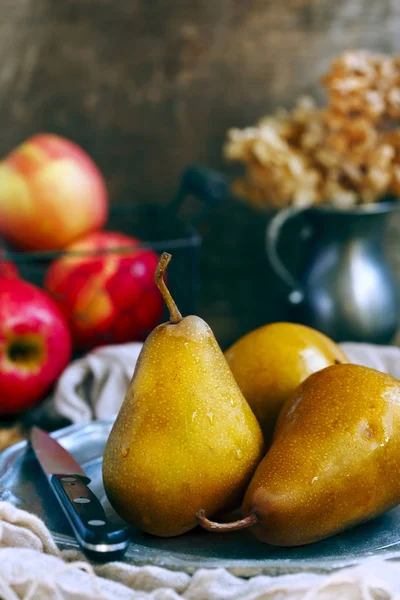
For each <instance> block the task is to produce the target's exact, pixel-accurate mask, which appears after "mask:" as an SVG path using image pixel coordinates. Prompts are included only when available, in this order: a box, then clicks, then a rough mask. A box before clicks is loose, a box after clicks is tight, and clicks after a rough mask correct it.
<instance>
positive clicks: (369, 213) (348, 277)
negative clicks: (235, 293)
mask: <svg viewBox="0 0 400 600" xmlns="http://www.w3.org/2000/svg"><path fill="white" fill-rule="evenodd" d="M396 208H397V206H396V204H395V203H393V202H389V201H388V202H384V203H377V204H371V205H364V206H360V207H356V208H354V209H352V210H347V211H341V210H338V209H334V208H333V207H328V206H327V207H322V206H321V207H313V208H311V209H307V210H300V209H296V208H288V209H283V210H281V211H280V212H278V213H277V214H276V215H275V217H273V219H272V220H271V221H270V222H269V224H268V226H267V232H266V249H267V255H268V258H269V261H270V264H271V266H272V268H273V269H274V271H275V273H276V274H277V275H278V276H279V277H280V278H281V280H283V282H284V283H285V284H286V285H287V286H288V288H289V293H288V301H289V303H290V305H291V307H292V309H293V311H292V314H293V316H294V320H297V321H299V322H302V323H305V324H307V325H310V326H311V327H314V328H315V329H318V330H320V331H322V332H323V333H325V334H326V335H328V336H329V337H331V338H332V339H334V340H336V341H344V340H348V341H350V340H351V341H359V342H371V343H378V344H386V343H389V342H390V341H392V340H393V337H394V335H395V332H396V329H397V326H398V322H399V302H398V293H397V292H398V290H397V285H396V280H395V277H394V275H393V273H392V272H391V269H390V267H389V265H388V263H387V261H386V258H385V255H384V252H383V235H384V231H385V225H386V219H387V216H388V215H389V214H390V213H391V212H392V211H393V210H395V209H396ZM300 214H301V215H302V216H303V217H305V219H306V221H307V224H308V225H309V234H310V236H311V242H312V243H311V251H310V256H309V260H308V264H307V267H306V269H305V271H304V273H303V275H302V277H301V278H300V280H299V281H297V280H296V278H295V277H294V276H293V275H292V274H291V273H290V271H289V270H288V269H287V267H286V266H285V265H284V263H283V262H282V260H281V258H280V256H279V253H278V242H279V240H280V238H281V235H282V234H283V233H284V232H283V227H284V225H285V223H286V222H287V221H288V220H289V219H294V218H296V217H297V216H299V215H300ZM299 223H300V220H299ZM302 227H304V224H303V225H302ZM293 245H295V242H293ZM293 251H295V249H294V248H293Z"/></svg>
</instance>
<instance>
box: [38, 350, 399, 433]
mask: <svg viewBox="0 0 400 600" xmlns="http://www.w3.org/2000/svg"><path fill="white" fill-rule="evenodd" d="M340 346H341V347H342V349H343V351H344V352H345V353H346V354H347V356H348V358H349V360H350V362H353V363H356V364H360V365H365V366H367V367H372V368H373V369H377V370H378V371H383V372H385V373H389V374H391V375H393V377H396V378H398V379H400V348H398V347H395V346H376V345H374V344H356V343H352V342H346V343H343V344H340ZM141 347H142V344H140V343H133V344H121V345H118V346H104V347H102V348H98V349H97V350H94V351H93V352H90V353H89V354H87V355H86V356H85V357H83V358H81V359H79V360H76V361H75V362H73V363H71V365H70V366H69V367H67V369H66V370H65V371H64V373H63V374H62V375H61V377H60V379H59V381H58V385H57V387H56V390H55V394H54V399H53V401H52V404H51V406H49V407H48V409H47V410H54V411H55V412H56V413H57V414H59V415H61V416H62V417H64V418H66V419H68V420H69V421H71V422H72V423H85V422H87V421H90V420H92V419H107V418H111V417H113V416H115V415H116V414H117V412H118V410H119V408H120V406H121V404H122V402H123V400H124V397H125V394H126V391H127V389H128V386H129V382H130V380H131V378H132V375H133V371H134V369H135V365H136V361H137V359H138V356H139V353H140V350H141Z"/></svg>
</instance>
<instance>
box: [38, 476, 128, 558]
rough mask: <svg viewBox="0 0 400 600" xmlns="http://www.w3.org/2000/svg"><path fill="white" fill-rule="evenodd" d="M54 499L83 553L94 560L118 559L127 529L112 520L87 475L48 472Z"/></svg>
mask: <svg viewBox="0 0 400 600" xmlns="http://www.w3.org/2000/svg"><path fill="white" fill-rule="evenodd" d="M49 481H50V485H51V486H52V488H53V490H54V492H55V494H56V497H57V500H58V501H59V503H60V505H61V508H62V509H63V511H64V513H65V515H66V517H67V518H68V520H69V522H70V524H71V527H72V529H73V530H74V533H75V536H76V538H77V540H78V542H79V543H80V545H81V546H82V548H83V549H84V551H85V553H86V554H88V555H89V556H90V557H91V558H94V559H96V560H102V561H104V560H107V561H109V560H117V559H118V558H121V557H122V556H123V554H124V553H125V550H126V549H127V547H128V530H127V528H126V527H124V528H121V527H118V526H116V525H114V524H113V523H111V522H110V521H109V520H108V518H107V516H106V514H105V512H104V509H103V507H102V505H101V503H100V501H99V499H98V498H97V496H95V494H94V493H93V492H92V490H91V489H90V488H89V487H88V485H87V484H88V483H89V482H90V479H89V478H88V477H84V476H82V475H69V474H68V475H65V474H64V475H63V474H60V475H58V474H57V475H50V477H49Z"/></svg>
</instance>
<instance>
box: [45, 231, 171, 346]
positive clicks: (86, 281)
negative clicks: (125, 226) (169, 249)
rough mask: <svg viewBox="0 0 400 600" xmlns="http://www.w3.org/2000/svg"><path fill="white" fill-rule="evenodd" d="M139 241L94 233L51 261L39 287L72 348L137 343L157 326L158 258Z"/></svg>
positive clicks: (159, 301)
mask: <svg viewBox="0 0 400 600" xmlns="http://www.w3.org/2000/svg"><path fill="white" fill-rule="evenodd" d="M140 243H141V242H140V240H138V239H136V238H132V237H129V236H127V235H123V234H121V233H112V232H107V231H103V232H98V233H93V234H90V235H88V236H86V237H85V238H84V239H82V240H81V241H79V242H76V243H75V244H72V245H71V246H69V247H68V251H69V252H72V253H74V254H73V255H65V256H62V257H61V258H58V259H57V260H55V261H54V262H53V263H52V265H50V268H49V270H48V272H47V275H46V278H45V288H46V289H47V291H48V292H50V294H51V295H52V297H53V298H54V299H55V301H56V302H57V304H58V306H59V307H60V309H61V311H62V312H63V314H64V315H65V317H66V319H67V322H68V325H69V328H70V330H71V332H72V337H73V341H74V343H75V347H76V348H78V349H81V350H82V349H88V348H91V347H94V346H98V345H102V344H106V343H121V342H128V341H132V340H139V339H143V338H144V337H145V336H146V335H147V334H148V333H149V331H150V330H151V329H152V328H153V327H154V326H155V325H156V324H157V323H158V321H159V320H160V318H161V316H162V313H163V302H162V298H161V294H160V293H159V291H158V289H157V287H156V285H155V283H154V272H155V269H156V266H157V263H158V256H157V254H156V253H155V252H152V251H151V250H146V249H144V248H141V247H140Z"/></svg>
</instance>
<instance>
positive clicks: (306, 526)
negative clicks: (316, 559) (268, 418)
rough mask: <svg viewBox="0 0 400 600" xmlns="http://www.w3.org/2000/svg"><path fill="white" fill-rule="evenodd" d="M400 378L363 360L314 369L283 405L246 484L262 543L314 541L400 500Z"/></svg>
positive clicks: (249, 512) (248, 520) (248, 523)
mask: <svg viewBox="0 0 400 600" xmlns="http://www.w3.org/2000/svg"><path fill="white" fill-rule="evenodd" d="M399 468H400V382H399V381H397V380H396V379H394V378H393V377H390V376H389V375H385V374H383V373H380V372H379V371H375V370H373V369H369V368H367V367H362V366H358V365H350V364H348V365H337V366H332V367H327V368H326V369H323V370H322V371H319V372H317V373H315V374H313V375H311V376H310V377H309V378H308V379H307V380H306V381H304V382H303V383H302V384H301V385H300V387H299V388H298V389H297V390H296V391H295V393H294V394H293V396H292V397H291V398H290V400H288V402H287V403H286V404H285V405H284V407H283V409H282V412H281V414H280V416H279V420H278V423H277V426H276V430H275V434H274V439H273V442H272V445H271V447H270V449H269V451H268V452H267V454H266V455H265V457H264V459H263V460H262V461H261V463H260V464H259V466H258V468H257V470H256V472H255V474H254V476H253V478H252V481H251V482H250V485H249V487H248V489H247V492H246V495H245V498H244V502H243V514H244V515H245V518H244V519H242V520H241V521H238V522H236V523H231V524H218V523H213V522H212V521H209V520H208V519H206V518H205V513H204V512H202V511H200V513H199V514H198V519H199V522H200V524H201V525H203V527H205V528H207V529H209V530H212V531H229V530H234V529H239V528H244V527H251V530H252V531H253V533H254V534H255V535H256V536H257V537H258V538H259V539H260V540H262V541H263V542H267V543H268V544H273V545H277V546H298V545H304V544H310V543H311V542H316V541H318V540H322V539H324V538H326V537H328V536H331V535H333V534H336V533H338V532H340V531H342V530H344V529H347V528H349V527H352V526H354V525H357V524H358V523H361V522H363V521H367V520H369V519H372V518H374V517H376V516H378V515H380V514H381V513H384V512H385V511H387V510H389V509H390V508H392V507H394V506H396V505H397V504H399V503H400V477H399Z"/></svg>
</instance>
